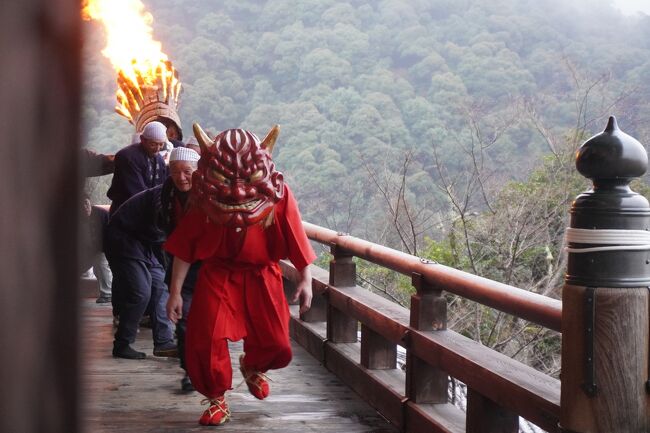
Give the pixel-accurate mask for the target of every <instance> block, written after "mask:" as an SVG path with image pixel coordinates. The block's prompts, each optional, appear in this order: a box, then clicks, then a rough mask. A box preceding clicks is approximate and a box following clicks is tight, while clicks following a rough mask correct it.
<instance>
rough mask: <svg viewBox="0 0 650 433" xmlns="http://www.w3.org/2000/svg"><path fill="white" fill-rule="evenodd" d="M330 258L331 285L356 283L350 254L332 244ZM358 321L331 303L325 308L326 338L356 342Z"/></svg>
mask: <svg viewBox="0 0 650 433" xmlns="http://www.w3.org/2000/svg"><path fill="white" fill-rule="evenodd" d="M331 251H332V256H334V257H333V258H332V260H331V261H330V280H329V283H330V285H331V286H335V287H339V288H340V287H352V286H354V285H356V279H357V271H356V264H355V263H354V261H352V257H353V256H352V254H350V253H348V252H347V251H345V250H343V249H342V248H339V247H338V246H337V245H332V247H331ZM358 327H359V323H358V322H357V320H356V319H354V318H352V317H349V316H347V315H346V314H344V313H343V312H341V311H340V310H338V309H337V308H335V307H333V306H332V305H328V309H327V339H328V340H330V341H331V342H332V343H356V342H357V331H358Z"/></svg>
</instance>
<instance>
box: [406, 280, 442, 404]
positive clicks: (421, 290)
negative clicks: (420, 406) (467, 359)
mask: <svg viewBox="0 0 650 433" xmlns="http://www.w3.org/2000/svg"><path fill="white" fill-rule="evenodd" d="M411 281H412V283H413V287H415V289H416V293H415V294H414V295H413V296H411V317H410V325H411V327H413V328H415V329H417V330H419V331H443V330H445V329H447V301H446V300H445V298H444V296H442V291H441V290H438V289H436V288H435V287H433V286H432V285H431V284H429V283H428V282H427V281H425V280H424V278H423V277H422V275H420V274H418V273H414V274H413V275H412V278H411ZM448 387H449V376H448V375H447V373H446V372H444V371H442V370H440V369H439V368H436V367H433V366H431V365H429V364H427V363H426V362H424V361H422V360H421V359H420V358H418V357H417V356H415V355H414V354H413V353H412V351H411V350H407V352H406V395H407V397H409V398H410V399H411V400H412V401H414V402H416V403H447V400H448Z"/></svg>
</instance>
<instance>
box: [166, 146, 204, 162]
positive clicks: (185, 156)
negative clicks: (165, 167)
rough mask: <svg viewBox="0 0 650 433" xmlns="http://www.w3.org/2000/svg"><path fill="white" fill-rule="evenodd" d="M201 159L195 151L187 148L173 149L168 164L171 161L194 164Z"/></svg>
mask: <svg viewBox="0 0 650 433" xmlns="http://www.w3.org/2000/svg"><path fill="white" fill-rule="evenodd" d="M199 158H201V157H200V156H199V154H198V153H196V151H195V150H193V149H189V148H187V147H175V148H174V149H173V150H172V153H171V155H170V156H169V162H173V161H188V162H196V161H198V160H199Z"/></svg>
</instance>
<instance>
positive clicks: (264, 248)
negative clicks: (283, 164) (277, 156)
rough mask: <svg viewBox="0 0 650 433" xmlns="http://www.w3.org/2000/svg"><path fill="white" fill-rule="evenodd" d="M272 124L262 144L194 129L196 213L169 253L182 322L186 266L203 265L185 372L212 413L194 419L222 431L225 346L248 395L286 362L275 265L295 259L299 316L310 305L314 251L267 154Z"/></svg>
mask: <svg viewBox="0 0 650 433" xmlns="http://www.w3.org/2000/svg"><path fill="white" fill-rule="evenodd" d="M278 132H279V128H278V126H277V125H276V126H274V127H273V128H272V129H271V131H270V132H269V134H268V135H267V137H266V138H265V139H264V140H263V141H262V142H260V140H259V139H258V138H257V137H256V136H255V135H254V134H253V133H251V132H249V131H245V130H243V129H230V130H226V131H223V132H221V133H220V134H219V135H217V136H216V137H215V139H214V140H210V138H209V137H208V136H207V135H206V134H205V133H204V132H203V130H202V129H201V127H200V126H199V125H198V124H195V125H194V133H195V135H196V138H197V140H198V142H199V145H200V146H201V159H200V160H199V166H198V170H197V171H195V172H194V175H193V180H192V184H193V188H192V200H193V203H194V208H193V209H191V210H190V211H188V213H187V214H186V216H185V217H184V218H183V219H181V221H180V222H179V223H178V225H177V227H176V229H175V231H174V232H173V233H172V234H171V236H170V237H169V238H168V240H167V242H166V244H165V249H166V250H167V251H169V252H170V253H171V254H172V255H173V256H174V263H173V268H172V277H171V282H170V296H169V301H168V303H167V314H168V315H169V318H170V319H171V320H172V321H173V322H176V321H177V320H178V319H179V318H180V317H181V315H182V304H183V301H182V298H181V296H180V291H181V287H182V284H183V280H184V278H185V275H186V274H187V270H188V268H189V266H190V264H191V263H193V262H195V261H197V260H201V261H202V263H203V264H202V267H201V271H200V273H199V276H198V280H197V282H196V286H195V288H194V298H193V300H192V305H191V307H190V312H189V315H188V320H187V332H186V349H185V356H186V365H187V372H188V374H189V376H190V379H191V381H192V384H193V385H194V387H195V388H196V390H197V391H199V392H200V393H201V394H203V395H204V396H205V397H206V399H207V401H208V402H209V404H210V406H209V407H208V409H207V410H205V412H203V415H202V416H201V418H200V419H199V423H200V424H202V425H219V424H223V423H224V422H226V421H228V420H229V419H230V409H229V407H228V404H227V402H226V400H225V396H224V395H225V392H226V391H227V390H229V389H232V366H231V362H230V354H229V352H228V340H230V341H237V340H240V339H243V340H244V354H242V355H241V356H240V358H239V368H240V371H241V372H242V375H243V376H244V379H245V381H246V384H247V386H248V389H249V391H250V392H251V394H252V395H253V396H255V397H256V398H258V399H260V400H263V399H265V398H266V397H267V396H268V395H269V391H270V390H269V384H268V382H267V380H266V376H265V375H264V373H265V372H266V371H268V370H270V369H278V368H283V367H285V366H287V365H288V364H289V362H290V361H291V356H292V355H291V344H290V342H289V307H288V304H287V301H286V299H285V296H284V290H283V286H282V273H281V271H280V267H279V265H278V261H279V260H281V259H284V258H288V259H289V260H291V262H292V263H293V265H294V266H295V267H296V269H298V271H299V272H300V275H301V278H300V281H299V282H298V284H297V287H296V291H295V293H294V296H293V300H294V301H297V300H300V311H301V312H305V311H307V310H308V309H309V308H310V306H311V299H312V289H311V274H310V271H309V264H310V263H311V262H313V261H314V259H315V258H316V255H315V254H314V251H313V249H312V248H311V245H310V244H309V240H308V239H307V236H306V235H305V231H304V228H303V226H302V221H301V218H300V212H299V210H298V204H297V202H296V199H295V198H294V196H293V194H292V192H291V189H290V188H289V186H288V185H287V184H285V183H284V181H283V177H282V173H280V172H278V171H276V170H275V166H274V164H273V161H272V159H271V152H272V149H273V145H274V144H275V140H276V139H277V135H278Z"/></svg>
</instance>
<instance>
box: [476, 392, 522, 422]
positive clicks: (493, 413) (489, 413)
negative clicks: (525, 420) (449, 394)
mask: <svg viewBox="0 0 650 433" xmlns="http://www.w3.org/2000/svg"><path fill="white" fill-rule="evenodd" d="M465 431H466V432H467V433H517V432H518V431H519V417H518V416H517V414H516V413H514V412H511V411H509V410H507V409H504V408H503V407H501V406H499V405H498V404H496V403H494V402H493V401H492V400H490V399H489V398H486V397H485V396H483V395H481V394H480V393H478V392H476V391H474V390H473V389H471V388H469V387H468V388H467V421H466V427H465Z"/></svg>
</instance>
